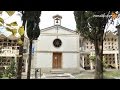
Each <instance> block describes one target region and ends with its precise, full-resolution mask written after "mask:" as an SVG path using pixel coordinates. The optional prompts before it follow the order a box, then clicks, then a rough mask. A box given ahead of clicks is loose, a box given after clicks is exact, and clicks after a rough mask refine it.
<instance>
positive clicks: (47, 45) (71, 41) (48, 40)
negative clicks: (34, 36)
mask: <svg viewBox="0 0 120 90" xmlns="http://www.w3.org/2000/svg"><path fill="white" fill-rule="evenodd" d="M56 38H57V36H41V37H39V40H38V41H37V45H36V46H37V51H79V41H78V40H79V39H78V38H79V37H78V36H77V35H75V36H58V38H59V39H61V41H62V45H61V47H59V48H56V47H54V46H53V41H54V40H55V39H56Z"/></svg>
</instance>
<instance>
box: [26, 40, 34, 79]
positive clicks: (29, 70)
mask: <svg viewBox="0 0 120 90" xmlns="http://www.w3.org/2000/svg"><path fill="white" fill-rule="evenodd" d="M32 41H33V40H32V39H30V45H29V60H28V71H27V79H30V73H31V59H32Z"/></svg>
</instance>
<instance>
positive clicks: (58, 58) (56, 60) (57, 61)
mask: <svg viewBox="0 0 120 90" xmlns="http://www.w3.org/2000/svg"><path fill="white" fill-rule="evenodd" d="M61 63H62V53H53V65H52V66H53V68H54V69H60V68H61Z"/></svg>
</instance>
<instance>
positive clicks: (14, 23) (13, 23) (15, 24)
mask: <svg viewBox="0 0 120 90" xmlns="http://www.w3.org/2000/svg"><path fill="white" fill-rule="evenodd" d="M10 26H18V24H17V22H16V21H15V22H12V23H10Z"/></svg>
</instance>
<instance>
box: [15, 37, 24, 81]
mask: <svg viewBox="0 0 120 90" xmlns="http://www.w3.org/2000/svg"><path fill="white" fill-rule="evenodd" d="M21 40H22V41H23V42H24V35H23V36H22V37H21ZM19 55H20V56H21V57H19V60H18V68H17V79H21V76H22V75H21V74H22V62H23V45H20V48H19Z"/></svg>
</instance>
